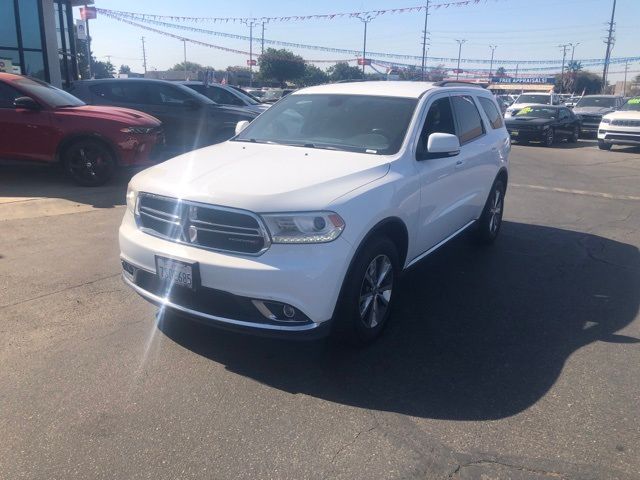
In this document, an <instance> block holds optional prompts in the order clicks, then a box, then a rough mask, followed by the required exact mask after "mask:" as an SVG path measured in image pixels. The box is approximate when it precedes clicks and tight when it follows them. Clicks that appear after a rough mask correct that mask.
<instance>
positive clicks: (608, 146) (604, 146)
mask: <svg viewBox="0 0 640 480" xmlns="http://www.w3.org/2000/svg"><path fill="white" fill-rule="evenodd" d="M611 147H613V145H612V144H611V143H605V142H603V141H602V140H598V148H599V149H600V150H611Z"/></svg>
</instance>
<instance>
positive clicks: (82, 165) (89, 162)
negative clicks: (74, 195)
mask: <svg viewBox="0 0 640 480" xmlns="http://www.w3.org/2000/svg"><path fill="white" fill-rule="evenodd" d="M62 164H63V166H64V169H65V172H66V173H67V174H68V175H69V176H70V177H71V178H72V179H73V181H74V182H76V183H77V184H79V185H84V186H87V187H97V186H99V185H103V184H104V183H106V182H107V181H108V180H109V179H110V178H111V177H112V176H113V172H114V171H115V167H116V159H115V157H114V155H113V153H112V152H111V150H110V149H109V148H108V147H107V146H106V145H105V144H104V143H102V142H100V141H97V140H93V139H82V140H76V141H74V142H73V143H71V144H70V145H69V146H67V147H66V148H65V149H64V151H63V152H62Z"/></svg>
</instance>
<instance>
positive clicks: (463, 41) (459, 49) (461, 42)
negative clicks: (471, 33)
mask: <svg viewBox="0 0 640 480" xmlns="http://www.w3.org/2000/svg"><path fill="white" fill-rule="evenodd" d="M456 42H458V68H456V80H458V77H459V76H460V56H461V55H462V44H463V43H465V42H466V40H465V39H464V38H463V39H462V40H456Z"/></svg>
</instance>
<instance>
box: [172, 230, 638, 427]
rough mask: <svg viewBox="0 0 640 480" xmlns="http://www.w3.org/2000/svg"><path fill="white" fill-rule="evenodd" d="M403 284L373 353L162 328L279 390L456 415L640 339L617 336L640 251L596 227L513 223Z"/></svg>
mask: <svg viewBox="0 0 640 480" xmlns="http://www.w3.org/2000/svg"><path fill="white" fill-rule="evenodd" d="M399 290H400V291H398V290H396V294H397V295H398V297H396V303H395V310H394V318H393V323H392V324H391V325H390V326H389V328H388V329H387V331H386V332H385V334H384V335H383V337H382V338H381V339H380V340H379V341H378V342H377V343H375V344H374V345H372V346H370V347H369V348H367V349H362V350H351V349H348V348H341V347H336V346H334V345H332V344H331V343H330V342H316V343H302V342H299V343H298V342H284V341H275V340H266V339H261V338H254V337H246V336H240V335H235V334H231V333H226V332H222V331H219V330H217V329H212V328H210V327H207V326H204V325H200V324H197V323H195V322H190V321H185V320H183V319H181V318H179V317H174V316H170V315H168V316H166V317H165V318H164V320H163V321H162V322H161V327H160V328H161V329H162V331H163V332H164V333H165V334H166V335H167V336H168V337H170V338H171V339H173V340H174V341H175V342H177V343H178V344H180V345H183V346H184V347H185V348H188V349H190V350H192V351H194V352H196V353H198V354H200V355H202V356H204V357H207V358H209V359H211V360H214V361H216V362H220V363H222V364H224V365H225V366H226V368H227V369H228V370H230V371H232V372H236V373H237V374H240V375H243V376H247V377H250V378H252V379H255V380H256V381H259V382H262V383H264V384H267V385H269V386H271V387H274V388H278V389H281V390H284V391H287V392H291V393H303V394H306V395H311V396H314V397H318V398H322V399H325V400H329V401H332V402H337V403H341V404H346V405H351V406H356V407H361V408H367V409H376V410H383V411H393V412H398V413H403V414H408V415H412V416H418V417H428V418H437V419H454V420H486V419H498V418H504V417H507V416H510V415H514V414H516V413H518V412H521V411H523V410H524V409H526V408H528V407H530V406H531V405H532V404H534V403H536V402H537V401H538V400H539V399H540V398H541V397H542V396H543V395H544V394H545V393H546V392H547V391H548V390H549V389H550V388H551V387H552V385H553V384H554V382H555V381H556V380H557V378H558V376H559V374H560V372H561V370H562V368H563V365H564V362H565V361H566V360H567V358H568V357H569V356H570V355H571V354H572V353H573V352H574V351H576V350H577V349H579V348H581V347H583V346H585V345H587V344H590V343H592V342H595V341H604V342H612V343H636V342H638V340H637V339H635V338H630V337H625V336H622V335H617V334H616V333H615V332H616V331H618V330H620V329H622V328H623V327H625V326H626V325H628V324H629V323H631V322H632V321H633V320H634V318H635V316H636V314H637V312H638V306H639V299H640V253H639V251H638V249H637V248H636V247H634V246H632V245H627V244H624V243H619V242H616V241H613V240H609V239H606V238H602V237H598V236H595V235H590V234H586V233H580V232H573V231H568V230H561V229H557V228H549V227H542V226H536V225H526V224H520V223H512V222H505V223H504V225H503V231H502V233H501V237H500V238H499V239H498V241H497V242H496V244H495V245H494V246H493V247H490V248H487V249H481V248H477V247H474V246H470V244H469V242H468V241H466V239H465V238H460V239H457V240H456V241H455V242H453V243H452V244H450V245H448V246H446V247H444V248H443V249H442V250H440V251H439V252H437V253H436V254H434V255H432V256H431V257H429V258H427V259H426V260H425V261H424V262H422V263H421V264H420V265H418V266H417V267H416V268H414V269H413V270H410V271H408V272H407V273H406V274H405V276H404V277H403V279H402V285H401V288H400V289H399ZM203 381H206V380H204V379H203Z"/></svg>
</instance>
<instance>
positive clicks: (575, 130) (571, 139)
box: [567, 127, 580, 143]
mask: <svg viewBox="0 0 640 480" xmlns="http://www.w3.org/2000/svg"><path fill="white" fill-rule="evenodd" d="M579 138H580V127H573V133H572V134H571V135H569V137H568V138H567V141H568V142H569V143H578V139H579Z"/></svg>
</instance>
